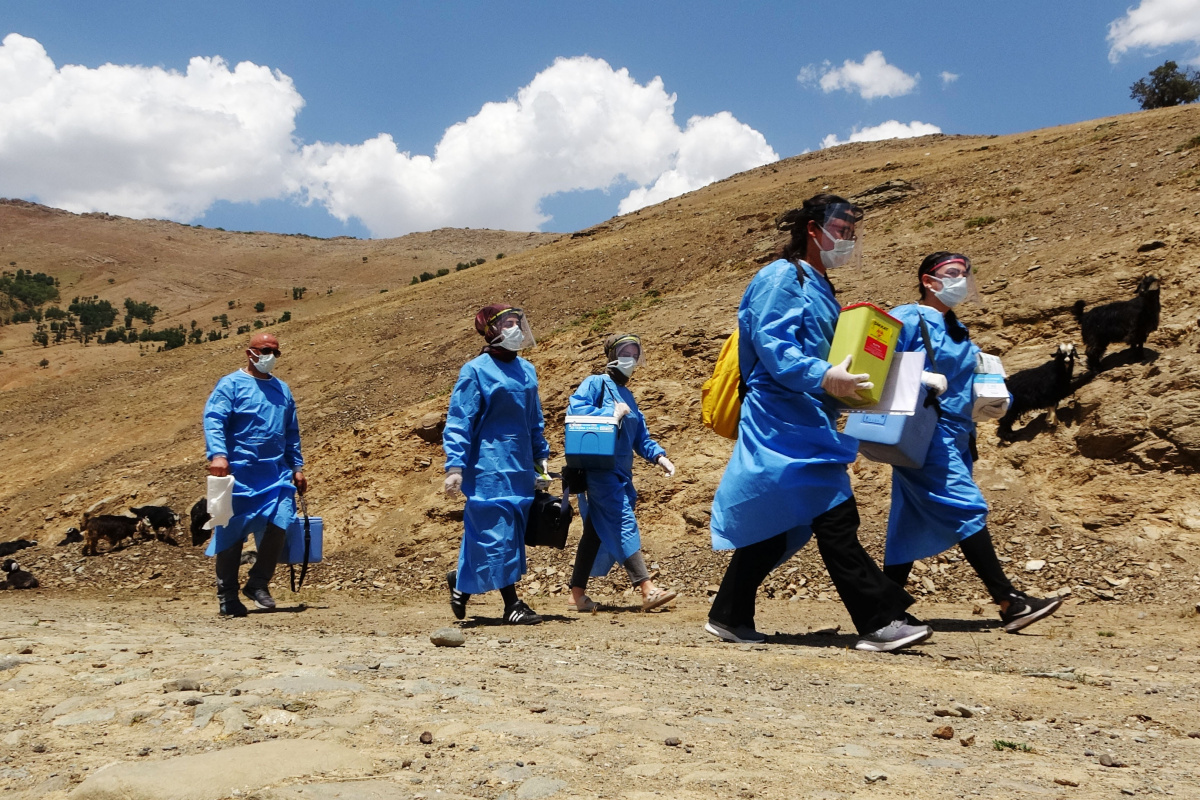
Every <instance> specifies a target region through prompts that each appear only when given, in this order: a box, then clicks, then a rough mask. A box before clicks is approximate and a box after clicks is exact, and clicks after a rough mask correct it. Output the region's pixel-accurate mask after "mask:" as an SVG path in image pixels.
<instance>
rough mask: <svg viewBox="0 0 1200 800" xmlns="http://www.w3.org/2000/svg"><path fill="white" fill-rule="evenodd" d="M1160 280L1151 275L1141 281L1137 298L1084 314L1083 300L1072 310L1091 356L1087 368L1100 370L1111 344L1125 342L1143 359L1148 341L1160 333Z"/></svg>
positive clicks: (1098, 307) (1104, 306)
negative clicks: (1153, 334)
mask: <svg viewBox="0 0 1200 800" xmlns="http://www.w3.org/2000/svg"><path fill="white" fill-rule="evenodd" d="M1158 295H1159V287H1158V278H1156V277H1154V276H1153V275H1147V276H1146V277H1144V278H1142V279H1141V281H1139V282H1138V286H1137V295H1136V296H1135V297H1133V298H1132V299H1130V300H1119V301H1117V302H1115V303H1106V304H1105V305H1102V306H1096V307H1095V308H1093V309H1092V310H1091V311H1084V310H1083V309H1084V305H1085V304H1084V302H1083V301H1082V300H1079V301H1078V302H1076V303H1075V306H1074V308H1072V309H1071V310H1072V313H1074V314H1075V319H1077V320H1079V330H1080V332H1081V335H1082V338H1083V347H1084V351H1085V352H1086V353H1087V367H1088V370H1089V371H1091V372H1099V371H1100V359H1101V358H1103V357H1104V351H1105V350H1107V349H1108V346H1109V345H1110V344H1113V343H1115V342H1125V343H1127V344H1128V345H1129V348H1130V349H1131V350H1132V351H1133V355H1134V356H1135V357H1136V358H1138V359H1139V360H1140V359H1141V358H1142V353H1143V348H1144V346H1145V344H1146V338H1147V337H1148V336H1149V335H1150V334H1151V333H1153V332H1154V331H1156V330H1158V315H1159V311H1160V310H1161V304H1160V301H1159V296H1158Z"/></svg>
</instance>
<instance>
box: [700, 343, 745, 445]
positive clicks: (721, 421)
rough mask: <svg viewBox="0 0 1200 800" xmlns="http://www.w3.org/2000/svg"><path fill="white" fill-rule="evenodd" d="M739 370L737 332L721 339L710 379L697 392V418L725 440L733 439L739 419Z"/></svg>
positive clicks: (740, 406) (742, 386) (740, 408)
mask: <svg viewBox="0 0 1200 800" xmlns="http://www.w3.org/2000/svg"><path fill="white" fill-rule="evenodd" d="M744 393H745V389H744V384H743V383H742V371H741V367H740V366H739V364H738V332H737V331H736V330H734V332H733V335H732V336H730V337H729V338H728V339H726V340H725V344H724V345H723V346H722V347H721V353H720V355H718V356H717V363H716V366H714V367H713V374H712V377H711V378H709V379H708V380H706V381H705V382H704V386H703V387H702V388H701V389H700V418H701V420H702V421H703V422H704V427H706V428H710V429H712V430H713V431H715V432H716V433H719V434H721V435H722V436H724V437H725V438H726V439H737V436H738V422H739V421H740V420H741V416H742V395H743V394H744Z"/></svg>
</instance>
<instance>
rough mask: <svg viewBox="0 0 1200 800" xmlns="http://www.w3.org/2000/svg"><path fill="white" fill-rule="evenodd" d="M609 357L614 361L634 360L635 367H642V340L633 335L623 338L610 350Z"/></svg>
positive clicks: (614, 343)
mask: <svg viewBox="0 0 1200 800" xmlns="http://www.w3.org/2000/svg"><path fill="white" fill-rule="evenodd" d="M609 357H610V359H611V360H613V361H616V360H619V359H622V358H623V359H627V360H628V359H630V358H632V359H633V360H634V361H633V365H634V366H635V367H640V366H641V365H642V361H643V355H642V340H641V339H639V338H638V337H637V336H634V335H633V334H630V335H629V336H622V337H621V338H620V339H618V340H617V341H615V342H613V344H612V346H611V347H610V348H609Z"/></svg>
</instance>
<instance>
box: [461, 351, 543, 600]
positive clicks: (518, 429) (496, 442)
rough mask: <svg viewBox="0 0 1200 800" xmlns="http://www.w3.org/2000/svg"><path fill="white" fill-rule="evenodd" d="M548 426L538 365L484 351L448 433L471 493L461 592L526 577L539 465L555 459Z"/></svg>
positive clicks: (468, 374) (471, 369)
mask: <svg viewBox="0 0 1200 800" xmlns="http://www.w3.org/2000/svg"><path fill="white" fill-rule="evenodd" d="M544 429H545V423H544V422H543V420H542V401H541V399H540V398H539V397H538V383H537V371H536V370H534V368H533V365H532V364H530V363H529V362H528V361H526V360H525V359H523V358H515V359H513V360H512V361H508V362H505V361H500V360H499V359H496V358H493V357H492V356H490V355H487V354H484V355H481V356H478V357H476V358H474V359H472V360H471V361H468V362H467V363H466V364H465V365H463V368H462V369H461V370H460V371H459V373H458V382H457V383H456V384H455V385H454V393H453V394H452V395H451V396H450V410H449V412H448V413H447V414H446V429H445V431H444V432H443V433H442V449H443V450H444V451H445V453H446V468H447V469H449V468H451V467H459V468H461V469H462V471H463V482H462V491H463V494H465V495H466V496H467V505H466V510H465V511H464V513H463V540H462V548H461V549H460V550H459V554H458V584H457V588H458V589H459V590H460V591H463V592H466V593H468V594H479V593H481V592H487V591H491V590H492V589H502V588H504V587H505V586H511V585H512V584H514V583H516V582H517V581H518V580H520V579H521V576H522V575H524V574H525V523H526V521H527V520H528V518H529V507H530V506H531V505H532V504H533V484H534V480H535V474H534V462H535V461H537V460H539V459H543V458H548V457H549V456H550V445H548V444H547V443H546V437H545V434H544Z"/></svg>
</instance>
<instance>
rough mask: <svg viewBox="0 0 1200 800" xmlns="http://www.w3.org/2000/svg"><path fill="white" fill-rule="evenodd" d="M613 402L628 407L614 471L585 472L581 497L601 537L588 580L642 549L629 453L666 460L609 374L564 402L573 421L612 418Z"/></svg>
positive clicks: (586, 514) (585, 384) (630, 394)
mask: <svg viewBox="0 0 1200 800" xmlns="http://www.w3.org/2000/svg"><path fill="white" fill-rule="evenodd" d="M617 403H625V404H626V405H627V406H629V414H628V415H626V416H625V417H624V418H623V419H622V420H621V426H620V428H618V430H617V448H616V457H617V466H616V469H589V470H588V471H587V487H588V488H587V493H586V494H585V495H583V496H581V497H580V498H579V513H580V514H582V515H583V518H584V519H585V520H590V521H591V523H592V527H594V528H595V529H596V535H597V536H599V537H600V552H599V553H597V554H596V560H595V562H593V564H592V571H591V575H592V577H601V576H603V575H607V574H608V571H609V570H610V569H612V566H613V564H615V563H617V562H618V561H620V562H624V561H625V560H626V559H627V558H629V557H630V556H632V555H633V554H634V553H636V552H637V551H639V550H641V549H642V537H641V533H640V532H639V531H638V524H637V519H636V518H635V517H634V515H633V510H634V508H635V507H636V506H637V491H636V490H635V489H634V488H633V454H634V452H635V451H636V452H637V454H638V455H639V456H641V457H642V458H644V459H646V460H647V461H649V462H650V463H651V464H653V463H654V462H655V461H657V460H658V457H659V456H662V455H666V452H667V451H666V450H664V449H663V448H662V447H661V446H660V445H659V444H658V442H656V441H654V440H653V439H651V438H650V434H649V433H648V432H647V430H646V418H645V417H644V416H643V415H642V412H641V411H639V410H638V405H637V401H636V400H634V399H633V392H631V391H629V389H628V387H625V386H619V385H617V382H616V381H614V380H613V379H612V378H610V377H608V376H607V375H590V376H588V377H587V378H585V379H584V381H583V383H582V384H580V386H579V388H578V389H576V390H575V394H573V395H571V399H570V400H569V401H568V403H567V414H569V415H572V416H597V415H599V416H612V413H613V407H614V406H615V405H616V404H617Z"/></svg>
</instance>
